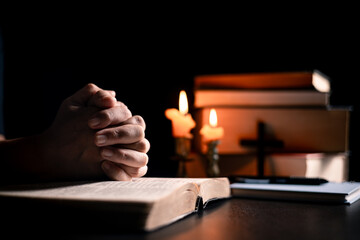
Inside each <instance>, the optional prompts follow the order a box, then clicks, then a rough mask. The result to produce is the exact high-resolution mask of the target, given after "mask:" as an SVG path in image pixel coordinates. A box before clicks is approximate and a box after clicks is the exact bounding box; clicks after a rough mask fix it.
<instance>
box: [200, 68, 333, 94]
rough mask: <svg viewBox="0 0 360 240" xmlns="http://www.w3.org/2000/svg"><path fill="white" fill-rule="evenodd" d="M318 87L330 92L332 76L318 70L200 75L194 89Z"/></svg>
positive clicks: (320, 89) (319, 89)
mask: <svg viewBox="0 0 360 240" xmlns="http://www.w3.org/2000/svg"><path fill="white" fill-rule="evenodd" d="M234 88H237V89H314V88H315V89H317V90H318V91H320V92H330V88H331V86H330V78H329V77H328V76H326V75H325V74H323V73H322V72H320V71H318V70H314V71H293V72H259V73H258V72H254V73H237V74H212V75H198V76H195V78H194V89H195V90H196V89H234Z"/></svg>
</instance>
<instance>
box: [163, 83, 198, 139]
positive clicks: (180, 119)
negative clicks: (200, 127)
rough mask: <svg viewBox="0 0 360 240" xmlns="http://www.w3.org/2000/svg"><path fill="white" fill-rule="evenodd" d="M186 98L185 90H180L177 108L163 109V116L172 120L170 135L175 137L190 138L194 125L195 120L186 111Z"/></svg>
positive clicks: (187, 108)
mask: <svg viewBox="0 0 360 240" xmlns="http://www.w3.org/2000/svg"><path fill="white" fill-rule="evenodd" d="M188 111H189V107H188V100H187V97H186V92H185V91H184V90H182V91H180V96H179V110H177V109H176V108H169V109H166V110H165V116H166V117H167V118H168V119H170V120H171V122H172V135H173V137H175V138H192V134H191V133H190V131H191V129H193V128H194V127H195V125H196V124H195V121H194V120H193V119H192V117H191V114H190V113H188Z"/></svg>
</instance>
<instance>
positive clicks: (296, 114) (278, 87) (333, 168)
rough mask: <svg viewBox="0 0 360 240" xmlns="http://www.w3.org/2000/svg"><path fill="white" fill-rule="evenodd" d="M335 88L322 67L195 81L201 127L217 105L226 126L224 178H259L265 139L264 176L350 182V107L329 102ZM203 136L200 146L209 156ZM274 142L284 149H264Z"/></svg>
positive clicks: (222, 151) (197, 142) (222, 162)
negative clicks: (260, 151) (248, 176)
mask: <svg viewBox="0 0 360 240" xmlns="http://www.w3.org/2000/svg"><path fill="white" fill-rule="evenodd" d="M330 83H331V82H330V79H329V77H328V76H326V75H325V74H323V73H322V72H320V71H318V70H314V71H298V72H263V73H242V74H218V75H200V76H196V77H195V79H194V109H195V114H194V115H195V118H196V122H197V128H201V126H203V125H204V124H207V123H208V119H209V112H210V109H211V108H215V109H216V112H217V117H218V125H219V126H222V127H223V128H224V133H225V134H224V137H223V138H222V139H221V140H220V144H219V145H218V151H219V154H220V161H219V165H220V170H221V174H222V175H234V174H241V175H256V174H258V171H259V170H258V168H257V160H258V159H257V158H258V157H259V154H258V151H259V137H260V138H262V140H263V142H262V143H261V144H264V145H263V146H262V147H263V149H262V150H263V151H264V153H265V160H264V173H263V174H265V175H287V176H288V175H291V176H308V177H323V178H326V179H328V180H330V181H338V182H340V181H345V180H347V178H348V161H349V160H348V151H349V123H350V112H351V107H350V106H345V107H344V106H334V105H332V104H331V103H330V94H331V84H330ZM260 124H261V125H260ZM259 126H263V129H262V132H263V133H262V136H259V131H261V130H260V129H259ZM198 132H199V129H195V135H194V141H195V147H196V150H197V151H199V152H201V153H205V152H206V144H205V143H204V141H203V139H202V136H201V135H200V134H199V133H198ZM272 141H273V142H276V141H277V142H280V143H281V144H280V145H278V146H275V145H273V146H271V144H270V146H267V145H266V143H268V142H269V143H271V142H272ZM251 143H252V144H251Z"/></svg>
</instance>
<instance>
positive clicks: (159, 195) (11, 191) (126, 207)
mask: <svg viewBox="0 0 360 240" xmlns="http://www.w3.org/2000/svg"><path fill="white" fill-rule="evenodd" d="M228 197H230V185H229V180H228V179H227V178H150V177H143V178H137V179H133V180H132V181H128V182H127V181H96V182H71V183H46V184H43V183H42V184H31V185H17V186H8V187H1V188H0V199H2V200H3V199H8V200H9V199H10V200H11V201H14V200H17V201H19V200H21V201H20V202H19V204H17V205H18V206H24V204H25V206H26V204H28V203H29V202H31V203H37V205H36V206H37V207H39V206H41V205H42V204H43V203H44V204H46V205H49V204H50V205H51V206H53V208H52V209H56V208H57V207H61V208H62V209H64V206H65V207H72V209H87V210H88V211H90V212H93V213H95V212H97V213H98V212H99V211H100V212H101V211H103V212H108V213H110V214H111V215H112V216H117V217H116V218H115V219H116V225H118V226H121V227H123V228H124V227H129V228H132V229H139V230H145V231H152V230H155V229H157V228H160V227H162V226H165V225H168V224H170V223H173V222H175V221H177V220H179V219H181V218H183V217H185V216H187V215H189V214H191V213H193V212H196V211H198V210H200V209H201V208H203V207H205V206H206V204H207V203H208V202H209V201H211V200H214V199H220V198H228ZM39 203H41V204H39ZM28 206H29V207H31V205H30V204H29V205H28ZM94 220H95V219H94ZM96 220H98V219H96Z"/></svg>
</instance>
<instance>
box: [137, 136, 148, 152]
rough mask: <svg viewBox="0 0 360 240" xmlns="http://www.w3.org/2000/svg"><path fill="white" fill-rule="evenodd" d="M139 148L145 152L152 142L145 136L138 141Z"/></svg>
mask: <svg viewBox="0 0 360 240" xmlns="http://www.w3.org/2000/svg"><path fill="white" fill-rule="evenodd" d="M138 150H139V151H140V152H143V153H147V152H148V151H149V150H150V142H149V141H148V140H147V139H146V138H144V139H143V140H141V141H139V142H138Z"/></svg>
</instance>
